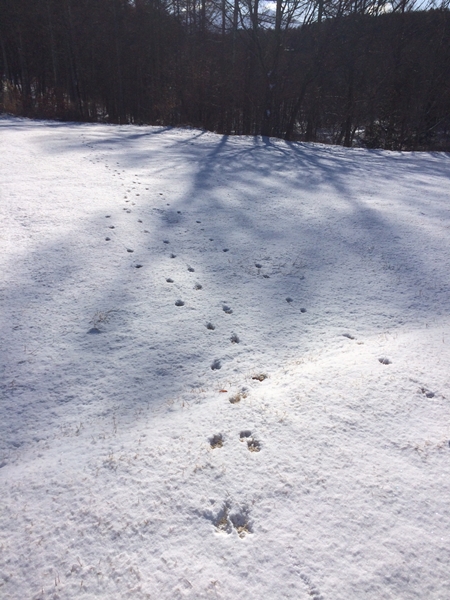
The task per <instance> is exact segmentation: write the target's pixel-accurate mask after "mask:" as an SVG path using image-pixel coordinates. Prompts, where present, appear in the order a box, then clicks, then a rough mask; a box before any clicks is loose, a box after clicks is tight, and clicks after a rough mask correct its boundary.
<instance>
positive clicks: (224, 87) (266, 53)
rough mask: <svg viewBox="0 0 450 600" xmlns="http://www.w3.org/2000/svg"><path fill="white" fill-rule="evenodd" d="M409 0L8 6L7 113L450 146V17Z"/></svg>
mask: <svg viewBox="0 0 450 600" xmlns="http://www.w3.org/2000/svg"><path fill="white" fill-rule="evenodd" d="M413 8H414V6H413V5H411V4H410V3H409V2H408V0H400V2H398V3H394V4H392V3H386V2H385V1H384V0H379V1H378V2H377V1H375V2H372V1H366V0H354V1H346V0H317V1H316V0H311V1H308V0H306V1H303V0H284V1H283V0H277V1H276V2H274V3H269V4H268V3H263V2H261V1H260V0H244V1H240V0H232V1H231V2H229V1H227V0H212V1H206V0H174V1H169V0H168V1H167V2H164V1H160V0H135V1H134V2H132V1H128V0H0V45H1V53H0V73H1V80H2V88H1V90H0V110H1V111H5V112H9V113H12V114H16V115H23V116H29V117H37V118H56V119H62V120H80V121H102V122H111V123H136V124H141V123H142V124H143V123H148V124H162V125H192V126H195V127H201V128H205V129H208V130H212V131H217V132H219V133H224V134H248V135H255V134H257V135H259V134H262V135H270V136H276V137H281V138H284V139H287V140H306V141H322V142H329V143H335V144H342V145H344V146H352V145H362V146H366V147H370V148H385V149H393V150H401V149H405V150H420V149H427V150H429V149H438V150H449V149H450V77H449V74H450V11H449V10H448V9H447V8H446V7H445V6H441V7H440V8H435V9H429V10H411V9H413Z"/></svg>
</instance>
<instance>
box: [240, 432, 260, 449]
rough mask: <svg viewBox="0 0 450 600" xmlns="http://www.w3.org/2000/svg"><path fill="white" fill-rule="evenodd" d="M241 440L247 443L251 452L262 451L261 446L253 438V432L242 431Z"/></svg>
mask: <svg viewBox="0 0 450 600" xmlns="http://www.w3.org/2000/svg"><path fill="white" fill-rule="evenodd" d="M239 438H240V440H241V442H244V441H246V442H247V448H248V449H249V451H250V452H259V451H260V450H261V444H260V443H259V442H258V440H257V439H255V438H254V437H253V436H252V432H251V431H248V430H245V431H241V433H240V435H239Z"/></svg>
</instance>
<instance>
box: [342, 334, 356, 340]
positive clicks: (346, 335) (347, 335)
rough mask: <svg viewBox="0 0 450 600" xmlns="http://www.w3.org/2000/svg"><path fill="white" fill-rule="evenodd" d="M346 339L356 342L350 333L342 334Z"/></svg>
mask: <svg viewBox="0 0 450 600" xmlns="http://www.w3.org/2000/svg"><path fill="white" fill-rule="evenodd" d="M342 335H343V336H344V337H346V338H348V339H349V340H354V339H355V336H354V335H351V334H350V333H343V334H342Z"/></svg>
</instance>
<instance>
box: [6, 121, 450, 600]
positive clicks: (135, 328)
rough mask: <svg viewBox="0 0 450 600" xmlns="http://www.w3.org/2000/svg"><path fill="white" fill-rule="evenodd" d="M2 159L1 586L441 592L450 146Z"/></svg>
mask: <svg viewBox="0 0 450 600" xmlns="http://www.w3.org/2000/svg"><path fill="white" fill-rule="evenodd" d="M0 152H1V157H2V158H1V164H0V219H1V221H0V223H1V225H0V227H1V236H0V272H1V280H0V306H1V311H0V327H1V360H0V365H1V369H2V374H1V381H0V383H1V405H0V410H1V418H0V430H1V437H0V449H1V453H0V466H1V468H0V477H1V496H0V531H1V536H0V597H2V598H5V599H17V600H28V599H35V600H38V599H50V598H51V599H64V600H66V599H73V598H85V599H92V600H93V599H104V600H106V599H108V600H110V599H123V598H130V599H137V600H140V599H144V598H152V599H153V598H155V599H158V600H173V599H177V598H191V599H197V598H211V599H213V598H223V599H227V600H239V599H243V600H244V599H245V600H256V599H259V598H265V599H274V600H275V599H276V600H278V599H285V598H292V599H295V600H306V599H307V598H313V599H314V600H319V599H321V600H361V599H364V600H380V599H381V598H383V599H393V600H399V599H401V600H409V599H416V598H417V599H420V600H425V599H427V600H437V599H442V600H445V599H446V598H449V597H450V569H449V565H450V535H449V531H450V503H449V498H450V445H449V444H450V410H449V409H450V372H449V364H450V350H449V343H450V316H449V309H450V157H449V156H448V155H446V154H442V153H441V154H439V153H434V154H433V153H392V152H385V151H367V150H362V149H344V148H341V147H332V146H322V145H318V144H299V143H298V144H297V143H287V142H284V141H281V140H275V139H270V140H269V139H265V138H252V137H244V138H242V137H227V136H220V135H215V134H212V133H207V132H203V131H199V130H195V129H171V128H164V127H133V126H122V127H117V126H107V125H96V124H64V123H55V122H35V121H28V120H25V119H15V118H10V117H3V118H2V119H0Z"/></svg>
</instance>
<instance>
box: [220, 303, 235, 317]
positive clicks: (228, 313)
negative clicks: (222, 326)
mask: <svg viewBox="0 0 450 600" xmlns="http://www.w3.org/2000/svg"><path fill="white" fill-rule="evenodd" d="M222 310H223V312H224V313H226V314H227V315H231V313H232V312H233V311H232V310H231V308H230V307H229V306H227V305H226V304H224V305H223V306H222Z"/></svg>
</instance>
